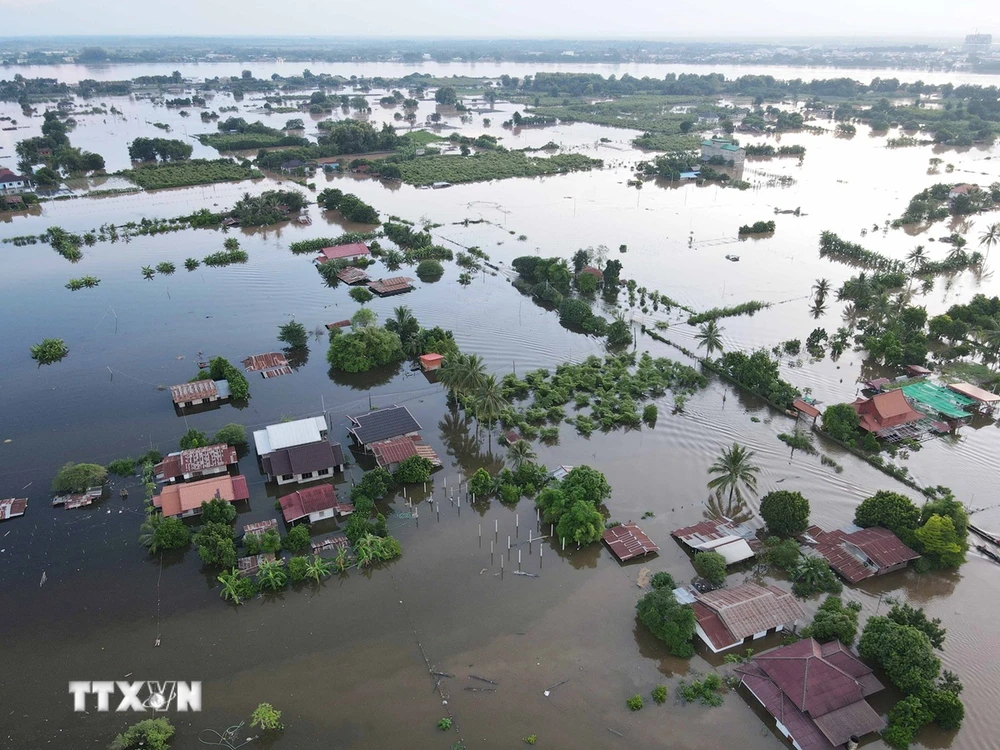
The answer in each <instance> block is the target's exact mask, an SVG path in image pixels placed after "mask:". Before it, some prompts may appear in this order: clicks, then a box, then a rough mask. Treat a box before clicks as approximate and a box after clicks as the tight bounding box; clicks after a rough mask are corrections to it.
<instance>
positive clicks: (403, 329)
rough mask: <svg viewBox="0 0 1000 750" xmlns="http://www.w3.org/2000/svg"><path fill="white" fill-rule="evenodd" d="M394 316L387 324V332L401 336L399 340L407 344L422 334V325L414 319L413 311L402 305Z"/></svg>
mask: <svg viewBox="0 0 1000 750" xmlns="http://www.w3.org/2000/svg"><path fill="white" fill-rule="evenodd" d="M392 312H393V316H392V317H391V318H389V319H388V320H387V321H386V322H385V327H386V329H387V330H389V331H392V332H393V333H395V334H396V335H398V336H399V340H400V341H402V342H403V345H404V346H405V345H406V343H407V342H408V341H409V340H410V339H412V338H413V337H415V336H416V335H417V334H418V333H419V332H420V324H419V323H418V322H417V319H416V318H415V317H413V311H412V310H410V308H408V307H407V306H406V305H400V306H399V307H397V308H395V309H394V310H393V311H392Z"/></svg>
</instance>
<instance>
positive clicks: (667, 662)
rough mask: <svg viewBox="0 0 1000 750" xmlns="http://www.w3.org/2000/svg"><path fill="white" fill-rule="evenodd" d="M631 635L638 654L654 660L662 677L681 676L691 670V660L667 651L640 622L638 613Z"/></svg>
mask: <svg viewBox="0 0 1000 750" xmlns="http://www.w3.org/2000/svg"><path fill="white" fill-rule="evenodd" d="M632 636H633V637H634V638H635V642H636V645H638V647H639V654H640V656H644V657H645V658H647V659H651V660H653V661H656V662H657V664H656V669H657V670H658V671H659V672H660V674H662V675H663V676H664V677H683V676H684V675H686V674H687V673H688V672H690V671H691V661H690V660H689V659H678V658H677V657H676V656H670V654H668V653H667V647H666V646H665V645H663V642H662V641H661V640H659V639H658V638H657V637H656V636H655V635H653V634H652V633H651V632H649V628H647V627H646V626H645V625H643V624H642V621H641V620H639V615H636V616H635V626H634V627H633V628H632Z"/></svg>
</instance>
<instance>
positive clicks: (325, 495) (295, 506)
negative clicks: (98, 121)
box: [278, 484, 337, 523]
mask: <svg viewBox="0 0 1000 750" xmlns="http://www.w3.org/2000/svg"><path fill="white" fill-rule="evenodd" d="M278 502H280V503H281V512H282V514H283V515H284V516H285V520H286V521H288V523H291V522H292V521H297V520H298V519H300V518H305V517H306V516H308V515H309V514H310V513H318V512H320V511H323V510H331V509H333V508H335V507H336V506H337V491H336V490H335V489H334V488H333V485H332V484H318V485H316V486H315V487H307V488H306V489H304V490H299V491H298V492H293V493H292V494H290V495H285V496H284V497H283V498H281V499H280V500H279V501H278Z"/></svg>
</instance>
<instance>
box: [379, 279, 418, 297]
mask: <svg viewBox="0 0 1000 750" xmlns="http://www.w3.org/2000/svg"><path fill="white" fill-rule="evenodd" d="M368 288H369V289H371V290H372V291H373V292H374V293H375V294H377V295H378V296H379V297H391V296H392V295H393V294H403V293H404V292H409V291H410V290H412V289H413V279H410V278H407V277H406V276H392V277H390V278H388V279H377V280H376V281H369V282H368Z"/></svg>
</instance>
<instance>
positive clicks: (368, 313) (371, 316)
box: [330, 307, 378, 339]
mask: <svg viewBox="0 0 1000 750" xmlns="http://www.w3.org/2000/svg"><path fill="white" fill-rule="evenodd" d="M377 319H378V315H376V314H375V311H374V310H370V309H368V308H367V307H362V308H361V309H359V310H358V311H357V312H355V313H354V315H352V316H351V328H353V329H354V330H355V332H357V331H360V330H361V329H362V328H371V327H372V326H373V325H375V321H376V320H377ZM334 331H336V333H334ZM337 335H340V329H337V328H335V329H334V330H333V331H330V337H331V339H332V338H333V337H334V336H337Z"/></svg>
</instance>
